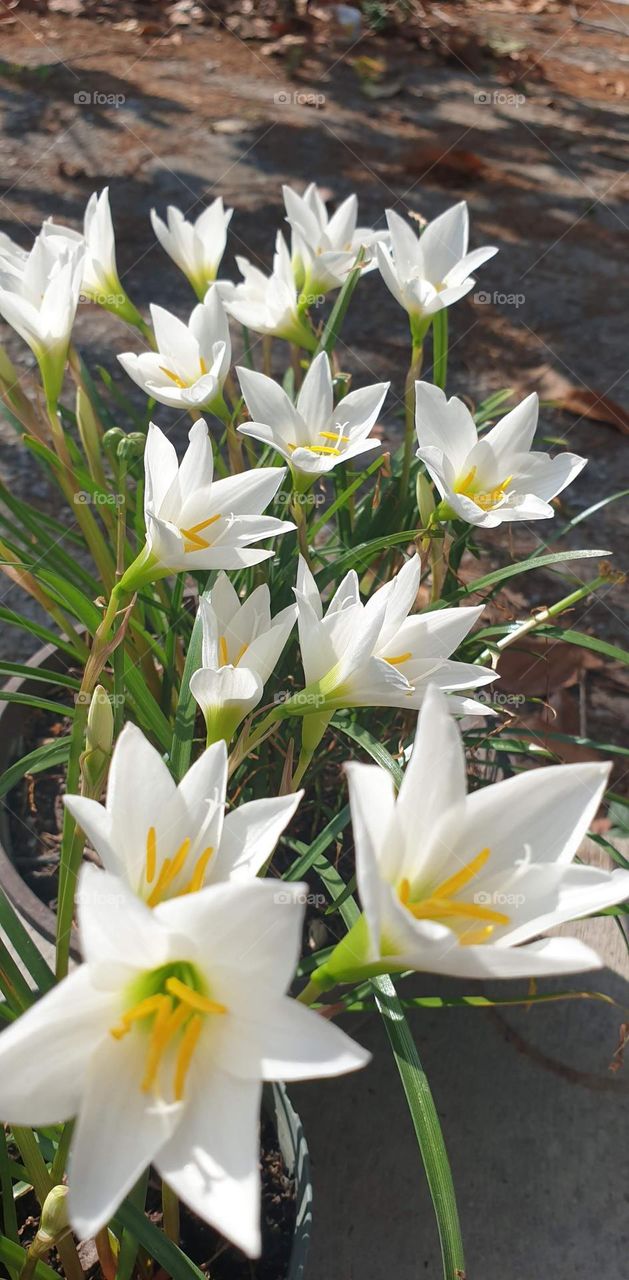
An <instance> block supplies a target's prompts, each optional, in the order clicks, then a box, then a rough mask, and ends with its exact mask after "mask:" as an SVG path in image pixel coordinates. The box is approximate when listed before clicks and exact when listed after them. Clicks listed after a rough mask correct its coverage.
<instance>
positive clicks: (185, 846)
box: [146, 836, 191, 907]
mask: <svg viewBox="0 0 629 1280" xmlns="http://www.w3.org/2000/svg"><path fill="white" fill-rule="evenodd" d="M190 844H191V840H190V836H186V838H185V840H183V841H182V842H181V844H180V845H179V848H178V850H177V852H176V854H175V856H174V858H164V861H163V862H162V865H161V868H160V873H159V876H158V877H157V884H156V885H155V887H154V888H153V889H152V890H151V893H150V894H149V896H148V898H147V900H146V901H147V905H148V906H149V907H156V906H157V903H158V902H160V901H161V899H162V897H163V895H164V893H165V891H166V889H168V888H169V887H170V885H171V884H172V882H173V880H174V879H175V878H176V877H177V876H178V875H179V872H180V871H182V870H183V868H184V866H185V862H186V858H187V856H188V853H189V850H190Z"/></svg>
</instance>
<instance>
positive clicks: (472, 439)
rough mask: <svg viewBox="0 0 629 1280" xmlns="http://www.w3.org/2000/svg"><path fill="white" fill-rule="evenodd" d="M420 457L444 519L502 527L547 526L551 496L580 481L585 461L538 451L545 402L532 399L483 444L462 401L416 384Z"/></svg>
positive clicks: (509, 415) (426, 384) (485, 437)
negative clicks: (517, 523) (512, 523)
mask: <svg viewBox="0 0 629 1280" xmlns="http://www.w3.org/2000/svg"><path fill="white" fill-rule="evenodd" d="M415 394H416V410H415V426H416V430H417V439H418V441H419V445H420V447H419V449H418V450H417V457H418V458H421V460H422V462H424V463H425V464H426V467H427V468H428V471H429V472H430V475H431V476H432V478H433V480H434V482H435V484H436V486H437V488H438V490H439V493H440V494H441V497H442V499H443V503H442V507H441V510H442V512H443V514H444V515H445V516H449V517H450V518H457V519H459V520H466V521H467V523H468V524H477V525H481V526H483V528H485V529H495V528H496V526H497V525H499V524H502V522H503V520H547V519H548V518H549V517H550V516H553V515H554V514H555V513H554V511H553V508H552V507H551V506H550V501H551V499H552V498H554V497H556V496H557V494H558V493H561V491H562V490H563V489H565V488H566V486H567V485H569V484H571V482H572V481H573V480H574V479H575V477H576V476H578V474H579V472H580V471H582V469H583V467H584V466H585V464H586V461H587V459H586V458H580V457H579V456H578V455H577V454H575V453H560V454H558V455H557V457H556V458H550V457H549V456H548V454H547V453H532V452H531V445H532V443H533V438H534V436H535V431H536V429H537V417H538V412H539V402H538V398H537V396H536V395H535V393H533V394H532V395H530V396H527V398H526V400H523V401H522V403H521V404H519V405H518V406H517V407H516V408H515V409H512V410H511V411H510V413H507V414H505V417H504V418H502V419H501V421H500V422H499V423H497V424H496V426H495V427H492V428H491V430H490V431H488V432H486V434H485V435H483V436H481V437H480V438H479V435H478V430H477V428H476V424H475V422H474V419H473V417H472V415H471V413H470V411H469V409H468V408H467V406H466V405H465V404H463V401H462V400H458V399H457V397H456V396H453V397H452V399H451V400H447V399H446V397H445V394H444V392H443V391H441V390H440V389H439V387H434V386H433V385H432V383H430V382H416V383H415Z"/></svg>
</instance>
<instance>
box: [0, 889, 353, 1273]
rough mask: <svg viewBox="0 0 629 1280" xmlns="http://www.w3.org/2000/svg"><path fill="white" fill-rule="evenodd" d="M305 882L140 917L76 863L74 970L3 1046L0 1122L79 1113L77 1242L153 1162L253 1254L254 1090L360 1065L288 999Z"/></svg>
mask: <svg viewBox="0 0 629 1280" xmlns="http://www.w3.org/2000/svg"><path fill="white" fill-rule="evenodd" d="M305 888H306V886H305V885H282V890H281V892H280V891H278V882H277V881H268V880H267V881H260V880H258V881H252V882H251V883H249V884H244V885H231V884H225V885H215V886H212V887H211V888H209V889H204V890H203V891H202V892H200V893H194V894H189V895H188V896H186V897H183V898H177V899H173V900H171V901H170V902H165V903H163V904H161V905H160V906H159V907H157V908H156V909H155V910H154V911H150V910H149V909H148V908H147V907H146V906H145V905H144V903H142V902H140V901H139V900H138V899H137V898H135V897H133V895H131V894H130V893H129V891H128V890H127V889H126V887H125V886H124V884H123V883H122V882H121V881H119V880H117V879H116V878H115V877H113V876H110V875H108V874H107V873H106V872H104V871H99V870H97V868H96V867H89V866H86V867H84V868H83V871H82V873H81V880H80V886H79V928H80V934H81V941H82V947H83V954H84V957H85V963H84V964H83V965H81V966H80V967H79V968H78V969H76V970H75V971H74V972H73V973H72V974H70V976H69V977H68V978H65V979H64V980H63V982H61V983H60V984H59V986H57V987H55V988H53V990H52V991H50V992H49V993H48V994H47V995H45V996H44V997H43V998H42V999H41V1000H39V1001H38V1002H37V1003H36V1004H35V1005H33V1006H32V1008H30V1009H29V1010H28V1012H26V1013H25V1014H23V1015H22V1017H20V1018H19V1019H18V1020H17V1021H16V1022H14V1023H13V1024H12V1025H11V1026H10V1027H8V1028H7V1029H6V1030H5V1031H3V1032H2V1035H1V1036H0V1116H1V1117H2V1119H3V1120H5V1121H7V1122H8V1123H12V1124H25V1125H35V1126H41V1125H50V1124H56V1123H59V1122H60V1121H66V1120H69V1119H71V1118H72V1117H74V1116H76V1117H77V1123H76V1127H75V1130H74V1134H73V1138H72V1146H71V1151H70V1166H69V1178H68V1182H69V1194H68V1207H69V1216H70V1221H71V1224H72V1226H73V1228H74V1230H75V1231H76V1232H77V1235H79V1236H80V1237H81V1238H82V1239H86V1238H88V1237H91V1236H93V1235H94V1234H95V1233H96V1232H97V1231H99V1230H101V1229H102V1228H103V1227H104V1226H105V1225H106V1223H107V1222H108V1221H109V1220H110V1218H111V1217H112V1215H113V1214H114V1213H115V1211H116V1209H117V1208H118V1206H119V1205H120V1203H121V1201H122V1200H123V1199H124V1197H125V1196H126V1195H127V1194H128V1192H129V1191H130V1190H131V1188H132V1187H133V1185H134V1184H135V1182H136V1181H137V1179H138V1178H139V1176H140V1174H141V1173H142V1172H143V1170H144V1169H146V1168H147V1166H148V1165H150V1164H152V1165H154V1167H155V1168H156V1169H157V1171H158V1173H159V1174H160V1175H161V1177H162V1178H163V1179H164V1180H165V1182H166V1183H167V1184H168V1186H170V1187H171V1188H172V1190H173V1191H174V1192H175V1194H176V1195H177V1196H179V1197H180V1198H181V1199H182V1200H183V1201H184V1202H185V1203H186V1204H187V1205H189V1207H190V1208H191V1209H192V1210H193V1212H195V1213H196V1214H198V1216H199V1217H200V1218H203V1219H204V1220H205V1221H207V1222H210V1223H211V1224H212V1226H214V1227H215V1228H216V1229H217V1230H218V1231H220V1232H222V1234H223V1235H225V1236H226V1237H227V1238H228V1239H229V1240H231V1241H232V1242H233V1243H234V1244H236V1245H238V1247H239V1248H241V1249H243V1250H244V1251H245V1252H246V1253H247V1254H249V1255H250V1256H251V1257H256V1256H257V1255H258V1254H259V1252H260V1226H259V1222H260V1174H259V1137H258V1119H259V1108H260V1093H261V1081H263V1080H298V1079H299V1080H301V1079H305V1078H308V1077H319V1076H331V1075H340V1074H342V1073H344V1072H347V1071H353V1070H354V1069H355V1068H357V1067H361V1066H363V1065H365V1064H366V1062H367V1061H368V1059H369V1055H368V1054H367V1053H366V1051H365V1050H364V1049H362V1048H361V1047H360V1046H359V1045H357V1044H356V1043H355V1042H354V1041H353V1040H350V1038H349V1037H348V1036H346V1035H345V1033H344V1032H342V1031H341V1030H339V1028H338V1027H335V1026H333V1025H332V1024H331V1023H330V1022H329V1021H328V1020H326V1019H324V1018H320V1017H319V1016H318V1015H317V1014H315V1013H312V1011H310V1010H308V1009H305V1008H304V1007H303V1005H301V1004H298V1003H297V1002H296V1001H294V1000H291V999H290V998H288V997H287V996H286V994H285V992H286V990H287V987H288V984H289V982H290V980H291V977H292V975H293V972H294V969H295V965H296V962H297V958H298V954H299V946H300V936H301V927H302V920H303V906H302V905H301V904H300V898H301V899H303V896H304V890H305Z"/></svg>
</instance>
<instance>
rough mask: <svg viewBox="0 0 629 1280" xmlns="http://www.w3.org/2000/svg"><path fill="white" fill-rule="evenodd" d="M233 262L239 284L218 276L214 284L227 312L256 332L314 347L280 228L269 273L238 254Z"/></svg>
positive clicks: (312, 334)
mask: <svg viewBox="0 0 629 1280" xmlns="http://www.w3.org/2000/svg"><path fill="white" fill-rule="evenodd" d="M236 262H237V264H238V269H239V271H240V273H241V275H242V276H243V279H242V280H241V281H240V282H239V283H238V284H232V283H231V282H230V281H228V280H219V282H218V286H217V287H218V289H219V291H220V295H221V298H222V300H223V302H224V304H225V310H226V312H227V314H228V315H230V316H233V318H234V320H238V322H239V323H240V324H244V325H246V327H247V328H248V329H253V330H255V332H256V333H265V334H269V335H271V336H274V337H277V338H285V339H286V340H287V342H296V343H297V345H298V346H301V347H305V348H306V350H307V351H314V349H315V346H316V338H315V335H314V333H313V332H312V330H311V329H309V328H308V326H307V324H306V323H305V321H304V320H303V318H302V316H301V314H300V310H299V303H300V298H299V296H298V293H297V287H296V285H295V281H294V279H293V270H292V267H291V263H290V254H289V252H288V248H287V245H286V241H285V239H284V237H283V235H282V234H281V232H280V231H278V233H277V238H276V241H275V254H274V257H273V271H272V274H271V275H270V276H265V274H264V272H263V271H260V268H259V267H254V265H253V263H252V262H249V260H248V259H247V258H240V257H238V258H236Z"/></svg>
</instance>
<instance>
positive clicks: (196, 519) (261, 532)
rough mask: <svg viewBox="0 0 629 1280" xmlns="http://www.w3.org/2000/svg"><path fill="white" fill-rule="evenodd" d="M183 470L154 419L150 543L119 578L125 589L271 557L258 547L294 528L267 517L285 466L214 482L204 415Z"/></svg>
mask: <svg viewBox="0 0 629 1280" xmlns="http://www.w3.org/2000/svg"><path fill="white" fill-rule="evenodd" d="M188 439H189V441H190V444H189V445H188V448H187V450H186V453H185V455H184V458H183V461H182V462H181V465H179V463H178V461H177V454H176V452H175V449H174V446H173V445H172V444H171V442H170V440H168V438H167V437H166V436H165V435H164V432H163V431H160V429H159V427H158V426H156V425H155V423H154V422H152V423H151V424H150V426H149V431H148V436H147V440H146V450H145V454H144V469H145V490H144V518H145V521H146V545H145V547H144V549H143V551H142V552H141V553H140V556H139V557H138V559H137V560H136V561H134V563H133V564H132V565H131V566H130V567H129V569H127V571H126V573H125V574H124V575H123V577H122V578H121V580H120V586H121V588H122V590H129V591H137V590H138V589H139V587H141V586H142V584H143V583H146V582H152V581H154V580H155V579H156V578H159V577H165V576H167V575H168V574H169V573H176V572H178V571H180V570H194V569H241V568H243V566H244V565H251V564H259V562H260V561H261V560H268V558H269V556H271V555H273V552H272V551H257V550H256V551H254V550H252V549H251V544H252V543H253V542H260V541H261V540H262V539H263V538H272V537H275V536H276V535H277V534H280V533H287V532H288V530H289V529H294V527H295V526H294V525H293V524H291V523H290V521H288V520H276V519H275V518H274V517H273V516H263V515H262V514H261V512H262V511H264V508H265V507H266V506H268V504H269V502H270V501H271V499H272V498H274V497H275V494H276V493H277V490H278V489H279V487H280V484H281V483H282V478H283V476H284V475H285V474H286V471H285V468H284V467H258V468H256V470H254V471H243V472H242V473H241V474H239V475H234V476H228V477H227V478H226V479H224V480H216V481H213V472H214V460H213V457H212V445H211V443H210V439H209V436H208V430H207V426H206V424H205V422H204V421H203V419H202V418H200V419H199V421H198V422H195V423H194V426H193V427H192V428H191V430H190V432H189V436H188Z"/></svg>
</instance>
